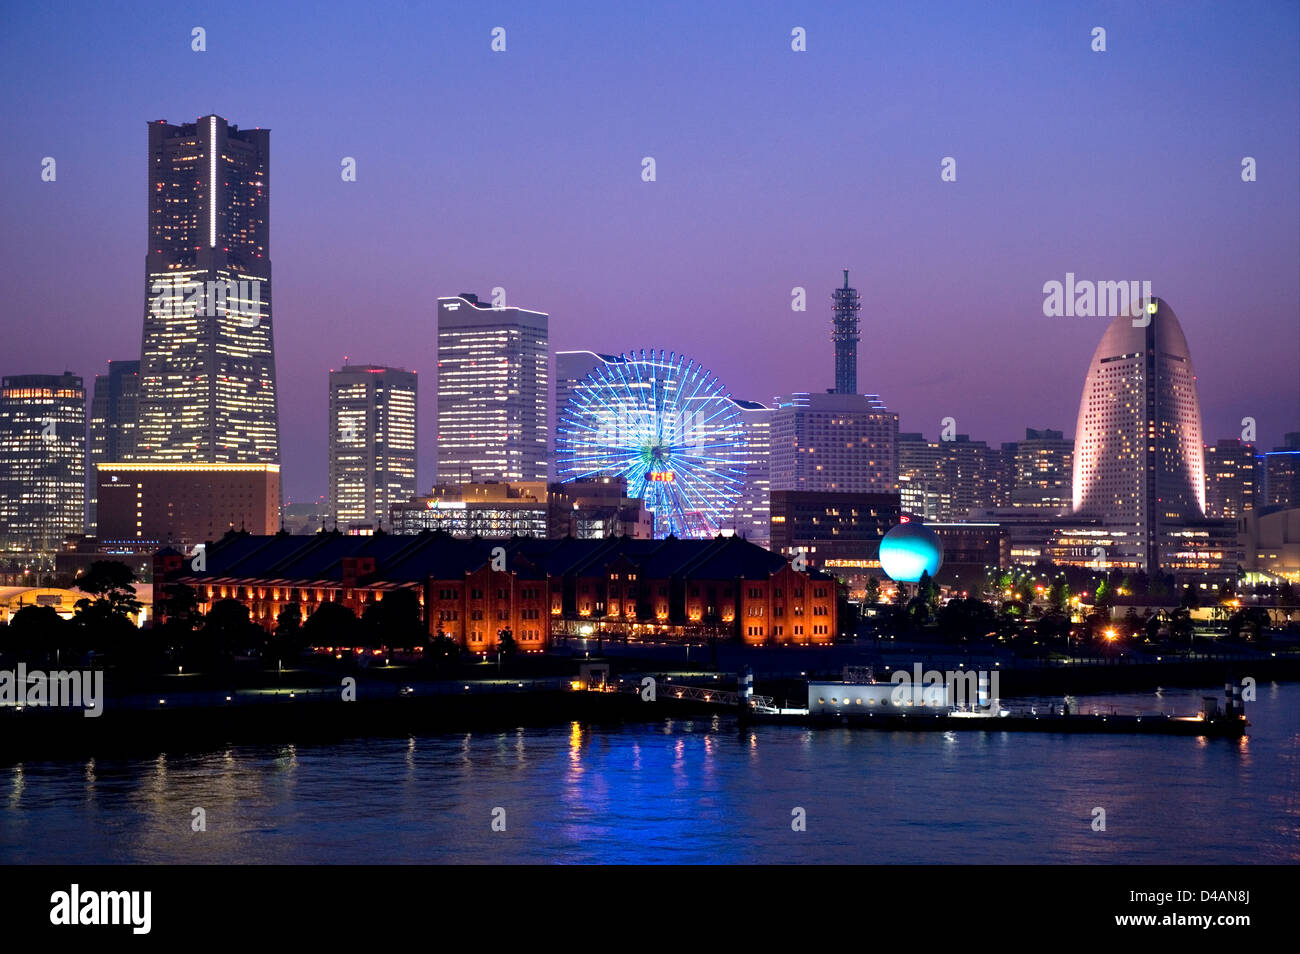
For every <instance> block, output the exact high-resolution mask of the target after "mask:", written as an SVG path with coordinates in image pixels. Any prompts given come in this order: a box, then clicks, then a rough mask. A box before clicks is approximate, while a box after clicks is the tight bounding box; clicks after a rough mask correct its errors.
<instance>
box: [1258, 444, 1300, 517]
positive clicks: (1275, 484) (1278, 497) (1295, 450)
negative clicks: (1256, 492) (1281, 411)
mask: <svg viewBox="0 0 1300 954" xmlns="http://www.w3.org/2000/svg"><path fill="white" fill-rule="evenodd" d="M1258 460H1259V469H1258V472H1259V473H1261V474H1262V475H1263V478H1264V479H1263V484H1264V500H1263V504H1262V506H1265V507H1288V508H1290V507H1300V431H1292V432H1291V433H1289V434H1287V435H1285V438H1284V440H1283V443H1282V445H1281V446H1280V447H1274V448H1273V449H1272V450H1271V451H1269V452H1268V453H1266V454H1261V455H1260V456H1259V458H1258Z"/></svg>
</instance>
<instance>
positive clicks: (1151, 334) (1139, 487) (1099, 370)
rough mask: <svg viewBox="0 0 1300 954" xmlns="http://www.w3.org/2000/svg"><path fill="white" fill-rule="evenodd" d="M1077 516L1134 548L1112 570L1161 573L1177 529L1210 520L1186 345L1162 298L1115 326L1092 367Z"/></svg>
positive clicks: (1082, 424)
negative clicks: (1119, 533) (1095, 520)
mask: <svg viewBox="0 0 1300 954" xmlns="http://www.w3.org/2000/svg"><path fill="white" fill-rule="evenodd" d="M1074 434H1075V436H1074V462H1073V467H1074V474H1073V498H1074V512H1075V513H1076V514H1077V515H1079V516H1085V517H1099V518H1101V519H1102V520H1103V521H1104V523H1105V525H1106V526H1108V527H1115V528H1117V529H1122V530H1123V531H1124V539H1126V540H1130V541H1133V542H1132V543H1131V544H1128V545H1126V546H1125V547H1124V548H1122V549H1123V552H1117V553H1106V554H1104V556H1103V559H1104V560H1105V562H1106V563H1108V564H1110V565H1113V566H1132V567H1135V568H1138V569H1142V570H1146V571H1148V572H1152V571H1154V570H1156V569H1158V568H1159V567H1160V566H1161V565H1162V564H1163V563H1165V562H1167V561H1165V560H1164V559H1162V556H1163V555H1164V554H1165V553H1166V552H1167V551H1168V550H1169V549H1170V547H1173V546H1176V542H1171V538H1170V536H1169V535H1170V532H1171V531H1176V530H1178V529H1179V528H1180V527H1181V526H1182V525H1184V524H1185V523H1186V522H1188V521H1193V520H1199V519H1201V518H1203V516H1204V513H1205V445H1204V444H1203V443H1202V441H1201V408H1200V402H1199V399H1198V398H1197V394H1196V374H1195V372H1194V371H1193V370H1192V358H1191V354H1190V352H1189V351H1188V348H1187V339H1186V338H1185V337H1184V336H1183V329H1182V327H1181V326H1180V325H1179V323H1178V317H1177V316H1176V315H1175V314H1174V310H1173V309H1172V308H1170V307H1169V305H1168V304H1166V303H1165V302H1164V301H1162V300H1161V299H1159V298H1154V299H1151V301H1150V302H1143V307H1142V312H1141V317H1139V318H1132V317H1130V316H1129V315H1128V314H1125V313H1121V314H1120V315H1119V317H1117V318H1115V319H1114V320H1112V321H1111V323H1110V326H1109V327H1108V328H1107V329H1106V333H1105V334H1104V335H1102V339H1101V343H1100V344H1098V345H1097V350H1096V352H1095V353H1094V354H1093V356H1092V362H1091V363H1090V364H1089V365H1088V376H1087V378H1086V379H1085V381H1084V385H1083V397H1082V399H1081V400H1080V402H1079V419H1078V424H1077V425H1076V427H1075V432H1074Z"/></svg>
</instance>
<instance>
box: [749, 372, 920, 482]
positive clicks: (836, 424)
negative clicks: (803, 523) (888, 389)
mask: <svg viewBox="0 0 1300 954" xmlns="http://www.w3.org/2000/svg"><path fill="white" fill-rule="evenodd" d="M771 434H772V456H771V461H772V463H771V489H772V490H808V491H825V492H833V493H874V494H886V493H898V458H897V444H898V414H897V413H895V412H893V411H890V410H888V409H887V408H886V407H885V404H884V402H883V401H881V400H880V398H879V397H878V396H876V395H874V394H832V393H829V392H828V393H825V394H817V393H808V392H806V391H805V392H796V393H794V394H785V395H781V396H779V397H777V399H776V402H775V407H774V409H773V414H772V430H771Z"/></svg>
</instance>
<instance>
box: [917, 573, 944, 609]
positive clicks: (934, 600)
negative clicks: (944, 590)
mask: <svg viewBox="0 0 1300 954" xmlns="http://www.w3.org/2000/svg"><path fill="white" fill-rule="evenodd" d="M916 596H917V599H920V600H924V601H925V605H926V608H927V609H928V610H929V612H931V613H933V612H934V611H935V610H937V609H938V608H939V587H938V585H937V584H936V583H935V582H934V580H932V579H931V578H930V571H929V570H922V571H921V578H920V579H919V580H917V582H916Z"/></svg>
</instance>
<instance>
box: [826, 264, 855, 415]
mask: <svg viewBox="0 0 1300 954" xmlns="http://www.w3.org/2000/svg"><path fill="white" fill-rule="evenodd" d="M831 301H832V302H834V315H833V317H832V318H831V340H832V341H834V342H835V393H836V394H857V393H858V338H859V335H858V312H859V311H861V310H862V299H861V298H859V297H858V290H857V289H856V288H850V287H849V270H848V269H847V268H846V269H844V287H843V288H837V289H835V291H834V292H832V293H831Z"/></svg>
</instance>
